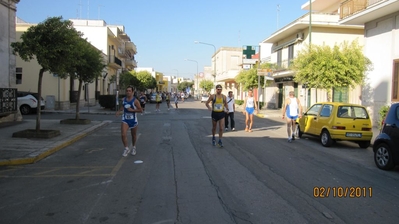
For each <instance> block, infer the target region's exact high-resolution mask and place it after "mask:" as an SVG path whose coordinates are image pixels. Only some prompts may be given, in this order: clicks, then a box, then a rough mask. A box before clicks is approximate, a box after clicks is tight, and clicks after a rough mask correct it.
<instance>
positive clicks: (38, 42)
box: [11, 17, 81, 132]
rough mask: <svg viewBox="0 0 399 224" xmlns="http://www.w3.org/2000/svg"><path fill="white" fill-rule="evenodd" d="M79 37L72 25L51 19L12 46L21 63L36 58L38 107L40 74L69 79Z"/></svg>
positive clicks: (27, 32) (39, 100) (37, 128)
mask: <svg viewBox="0 0 399 224" xmlns="http://www.w3.org/2000/svg"><path fill="white" fill-rule="evenodd" d="M80 37H81V33H79V32H77V31H76V30H75V29H74V28H73V26H72V22H71V21H68V20H62V17H50V18H48V19H46V20H45V21H44V22H42V23H39V24H37V25H36V26H31V27H29V29H28V30H27V31H26V32H25V33H23V34H22V35H21V40H22V42H14V43H11V47H12V48H13V53H14V54H15V55H19V56H20V57H21V59H22V60H24V61H30V60H32V59H33V58H36V60H37V62H38V63H39V65H40V66H41V68H40V70H39V79H38V88H37V89H38V105H40V103H41V94H42V79H43V73H44V72H46V71H48V72H50V73H54V74H58V75H59V76H60V77H66V76H67V75H68V69H69V68H70V67H71V66H73V65H74V64H75V60H76V58H75V57H76V55H75V54H74V53H75V52H76V47H77V46H78V41H79V38H80ZM40 114H41V109H40V106H38V107H37V115H36V132H40Z"/></svg>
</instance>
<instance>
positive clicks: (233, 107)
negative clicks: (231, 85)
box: [224, 91, 236, 131]
mask: <svg viewBox="0 0 399 224" xmlns="http://www.w3.org/2000/svg"><path fill="white" fill-rule="evenodd" d="M226 101H227V107H228V109H229V110H228V112H226V115H225V119H224V123H225V126H224V127H225V131H227V130H228V129H229V118H230V128H231V130H232V131H235V130H236V129H235V121H234V111H235V110H236V104H235V100H234V96H233V91H229V94H228V96H227V97H226Z"/></svg>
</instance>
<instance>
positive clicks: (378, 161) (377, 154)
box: [374, 143, 395, 170]
mask: <svg viewBox="0 0 399 224" xmlns="http://www.w3.org/2000/svg"><path fill="white" fill-rule="evenodd" d="M374 147H375V149H376V150H375V151H374V162H375V165H377V167H378V168H380V169H382V170H391V169H393V168H394V167H395V164H394V163H393V158H392V151H391V149H390V148H389V146H388V145H387V144H385V143H380V144H378V145H377V146H374Z"/></svg>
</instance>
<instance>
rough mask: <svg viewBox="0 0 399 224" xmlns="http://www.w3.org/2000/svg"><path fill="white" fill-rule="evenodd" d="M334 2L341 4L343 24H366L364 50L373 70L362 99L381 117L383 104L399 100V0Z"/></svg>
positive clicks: (374, 115)
mask: <svg viewBox="0 0 399 224" xmlns="http://www.w3.org/2000/svg"><path fill="white" fill-rule="evenodd" d="M331 2H336V3H337V4H338V7H337V8H338V9H339V12H340V23H341V24H345V25H364V38H365V40H364V43H365V47H364V54H365V55H366V57H368V58H369V59H370V60H371V62H372V63H373V70H372V71H369V72H368V73H367V78H366V81H365V85H364V86H363V88H362V95H361V100H362V104H363V105H365V106H367V107H368V108H369V111H371V114H372V116H373V121H378V112H379V110H380V107H381V106H383V105H387V104H390V103H391V102H399V0H369V1H354V0H348V1H345V2H342V1H340V0H331ZM355 2H356V3H357V4H354V3H355Z"/></svg>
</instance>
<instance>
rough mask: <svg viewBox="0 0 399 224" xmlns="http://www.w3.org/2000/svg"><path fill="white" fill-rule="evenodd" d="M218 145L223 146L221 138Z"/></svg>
mask: <svg viewBox="0 0 399 224" xmlns="http://www.w3.org/2000/svg"><path fill="white" fill-rule="evenodd" d="M218 146H219V148H223V143H222V140H219V142H218Z"/></svg>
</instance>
